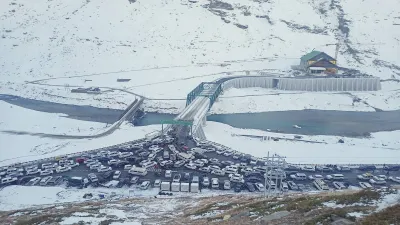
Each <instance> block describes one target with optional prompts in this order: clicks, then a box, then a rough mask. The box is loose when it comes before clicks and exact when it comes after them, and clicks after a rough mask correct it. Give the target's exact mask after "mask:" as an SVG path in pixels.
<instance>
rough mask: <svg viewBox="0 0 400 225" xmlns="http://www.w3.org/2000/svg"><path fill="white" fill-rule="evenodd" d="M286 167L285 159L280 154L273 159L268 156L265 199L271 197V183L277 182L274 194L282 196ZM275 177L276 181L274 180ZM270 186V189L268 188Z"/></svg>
mask: <svg viewBox="0 0 400 225" xmlns="http://www.w3.org/2000/svg"><path fill="white" fill-rule="evenodd" d="M285 166H286V161H285V157H282V156H280V155H278V154H273V155H272V157H270V156H269V152H268V156H267V168H266V172H265V174H264V178H265V180H264V197H269V196H270V195H271V185H270V183H271V182H273V180H274V181H275V190H273V194H274V195H276V194H280V193H281V190H280V184H281V183H282V181H283V177H284V176H283V175H284V172H285V171H284V169H285ZM274 176H275V179H273V178H274ZM267 185H268V188H267Z"/></svg>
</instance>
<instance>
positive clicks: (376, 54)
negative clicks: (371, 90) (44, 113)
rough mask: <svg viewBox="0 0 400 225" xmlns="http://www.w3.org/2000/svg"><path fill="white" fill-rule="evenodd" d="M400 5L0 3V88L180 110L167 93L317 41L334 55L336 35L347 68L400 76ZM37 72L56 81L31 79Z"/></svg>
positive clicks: (283, 62)
mask: <svg viewBox="0 0 400 225" xmlns="http://www.w3.org/2000/svg"><path fill="white" fill-rule="evenodd" d="M399 6H400V3H399V2H398V1H396V0H387V1H385V2H384V3H381V2H378V1H374V0H332V1H331V0H321V1H313V0H292V1H290V2H287V1H277V0H271V1H250V0H240V1H239V0H224V1H218V0H214V1H205V0H200V1H198V2H196V3H191V2H189V1H188V0H170V1H156V0H146V1H144V0H138V1H136V2H132V3H130V1H128V0H126V1H125V0H124V1H106V0H74V1H61V0H53V1H45V0H38V1H28V0H6V1H1V2H0V17H1V21H2V22H1V23H2V29H1V30H0V33H1V39H0V40H1V42H0V48H1V49H2V54H1V55H0V69H1V71H2V73H1V75H0V76H1V81H0V92H1V93H7V94H15V95H22V96H26V97H32V98H36V99H43V100H51V101H57V102H66V103H71V102H70V101H68V100H66V99H68V98H72V97H71V96H70V93H69V88H65V86H67V87H68V86H69V87H73V86H104V87H119V88H124V89H126V90H129V91H131V92H134V93H138V94H141V95H145V96H146V97H149V98H154V100H153V101H148V102H147V103H146V104H147V106H149V107H157V106H159V107H161V108H163V107H164V108H168V107H171V108H174V107H175V109H176V111H179V110H178V109H177V108H179V107H182V106H183V105H184V101H181V102H180V103H179V104H173V105H170V104H169V103H168V102H165V100H163V99H168V98H175V99H184V98H185V96H186V94H187V92H188V91H190V90H191V89H192V88H194V87H195V86H196V85H197V84H198V83H199V82H201V81H209V80H214V79H216V78H217V77H221V76H226V75H227V74H229V73H231V72H233V71H243V70H261V69H264V70H266V69H269V70H273V71H281V72H287V71H289V70H290V66H291V65H293V64H296V63H298V61H299V58H300V56H301V55H303V54H304V53H306V52H308V51H311V50H312V49H314V48H315V49H318V50H322V51H326V52H327V53H328V54H331V55H333V54H334V48H335V47H334V46H325V45H326V44H334V43H336V42H337V40H340V42H341V48H340V54H339V58H338V62H339V65H340V66H343V67H350V68H354V69H358V70H360V71H362V72H365V73H368V74H371V75H375V76H380V77H381V78H385V79H386V78H391V77H397V78H399V76H400V75H399V74H400V67H399V65H400V58H399V57H398V53H399V52H400V47H399V46H400V39H399V38H398V37H399V36H400V29H396V28H398V27H399V26H398V24H400V17H399V12H400V10H399V8H400V7H399ZM382 34H384V35H382ZM59 78H63V79H59ZM118 78H130V79H132V80H131V81H130V82H128V83H118V82H117V81H116V80H117V79H118ZM39 79H52V80H47V81H43V82H42V83H45V84H51V85H58V87H54V86H53V87H48V86H41V87H38V86H37V85H34V84H26V83H25V81H32V80H39ZM125 94H126V95H129V94H127V93H125ZM147 95H149V96H147ZM66 96H67V97H66ZM85 98H88V99H89V100H93V101H92V104H93V105H96V106H102V105H105V106H107V107H113V108H124V107H125V106H126V105H127V104H129V103H130V101H129V100H128V99H130V98H131V96H129V98H124V97H121V95H120V94H115V93H114V94H113V93H109V94H103V95H101V96H98V97H96V98H93V96H85V95H79V97H75V96H74V97H73V100H71V101H74V102H75V104H82V103H81V102H90V101H87V99H85ZM121 99H122V101H121ZM163 101H164V102H163ZM177 101H179V100H177ZM181 103H182V104H181ZM181 105H182V106H181Z"/></svg>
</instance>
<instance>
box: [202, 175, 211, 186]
mask: <svg viewBox="0 0 400 225" xmlns="http://www.w3.org/2000/svg"><path fill="white" fill-rule="evenodd" d="M201 184H202V186H203V187H208V186H210V179H209V178H208V177H203V181H202V182H201Z"/></svg>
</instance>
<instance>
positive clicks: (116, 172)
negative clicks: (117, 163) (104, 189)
mask: <svg viewBox="0 0 400 225" xmlns="http://www.w3.org/2000/svg"><path fill="white" fill-rule="evenodd" d="M120 176H121V171H119V170H117V171H115V172H114V175H113V179H114V180H118V179H119V177H120Z"/></svg>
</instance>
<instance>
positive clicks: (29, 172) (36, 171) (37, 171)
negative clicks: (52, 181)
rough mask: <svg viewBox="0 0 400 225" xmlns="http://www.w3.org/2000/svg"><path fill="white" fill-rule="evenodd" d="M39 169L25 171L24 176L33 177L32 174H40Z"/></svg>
mask: <svg viewBox="0 0 400 225" xmlns="http://www.w3.org/2000/svg"><path fill="white" fill-rule="evenodd" d="M40 171H41V170H40V169H38V168H36V169H33V170H27V171H26V175H33V174H38V173H40Z"/></svg>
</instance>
